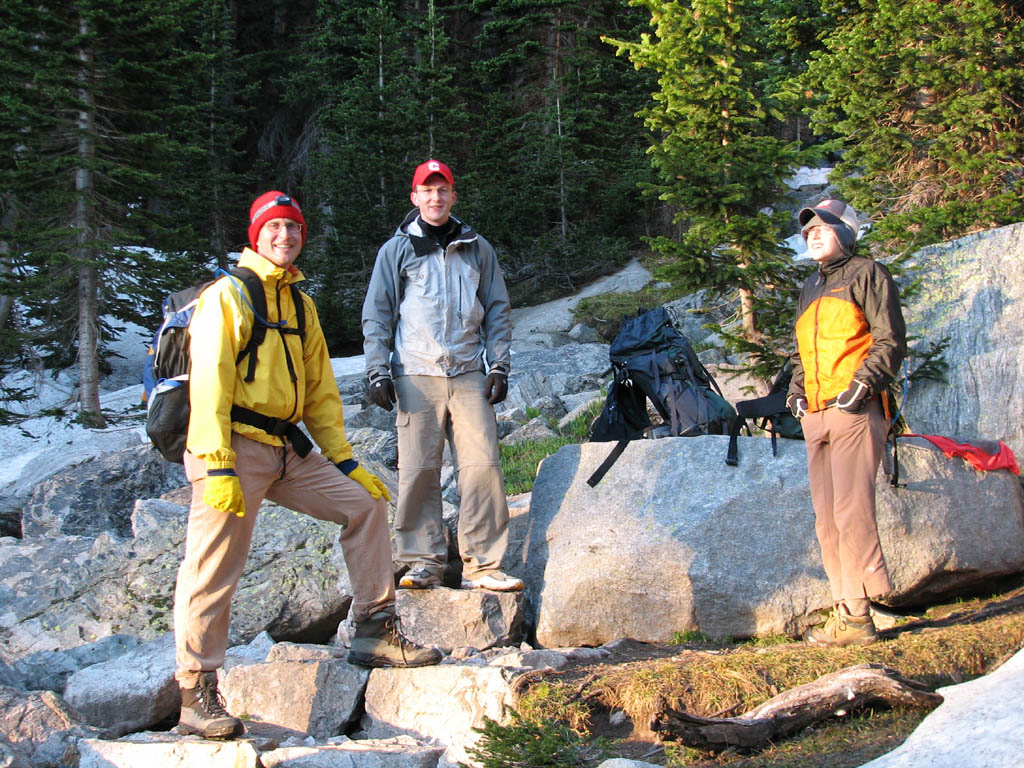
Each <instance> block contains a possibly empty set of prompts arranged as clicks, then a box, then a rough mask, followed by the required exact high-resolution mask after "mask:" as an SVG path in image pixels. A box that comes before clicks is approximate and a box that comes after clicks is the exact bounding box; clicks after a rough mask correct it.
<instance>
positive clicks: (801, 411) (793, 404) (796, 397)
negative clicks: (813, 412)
mask: <svg viewBox="0 0 1024 768" xmlns="http://www.w3.org/2000/svg"><path fill="white" fill-rule="evenodd" d="M786 407H787V408H789V412H790V413H792V414H793V415H794V416H795V417H796V418H798V419H802V418H803V417H804V416H806V415H807V398H806V397H804V396H803V395H801V394H799V393H797V392H793V393H792V394H791V395H790V396H789V397H787V398H786Z"/></svg>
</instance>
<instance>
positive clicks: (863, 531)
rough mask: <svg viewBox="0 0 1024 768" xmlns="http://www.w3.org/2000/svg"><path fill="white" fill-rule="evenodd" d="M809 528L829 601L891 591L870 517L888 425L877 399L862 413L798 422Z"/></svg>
mask: <svg viewBox="0 0 1024 768" xmlns="http://www.w3.org/2000/svg"><path fill="white" fill-rule="evenodd" d="M801 426H802V427H803V431H804V441H805V444H806V449H807V471H808V477H809V480H810V488H811V500H812V502H813V504H814V512H815V531H816V533H817V536H818V542H819V544H820V545H821V559H822V563H823V565H824V567H825V573H826V575H827V576H828V580H829V585H830V587H831V589H832V598H833V600H834V601H837V602H838V601H840V600H843V599H846V598H863V597H877V596H879V595H883V594H885V593H886V592H889V591H891V589H892V584H891V583H890V581H889V573H888V570H887V569H886V565H885V558H884V556H883V554H882V547H881V543H880V542H879V539H878V526H877V523H876V520H875V478H876V475H877V473H878V465H879V462H880V460H881V456H882V450H883V448H884V444H885V435H886V432H887V429H888V424H887V422H886V419H885V416H884V414H883V413H882V408H881V405H880V403H879V402H878V400H877V399H875V400H872V402H871V403H869V404H868V406H867V407H866V408H865V410H864V412H863V413H859V414H848V413H844V412H843V411H840V410H839V409H838V408H829V409H827V410H824V411H818V412H816V413H811V414H808V415H807V416H805V417H804V418H803V419H802V420H801Z"/></svg>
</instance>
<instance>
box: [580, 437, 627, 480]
mask: <svg viewBox="0 0 1024 768" xmlns="http://www.w3.org/2000/svg"><path fill="white" fill-rule="evenodd" d="M629 443H630V441H629V440H619V442H617V443H616V444H615V447H614V448H612V450H611V453H609V454H608V456H607V457H605V460H604V461H602V462H601V466H599V467H598V468H597V469H596V470H594V474H592V475H591V476H590V477H589V478H588V479H587V485H589V486H590V487H591V488H594V487H596V486H597V484H598V483H600V482H601V478H602V477H604V476H605V475H606V474H607V473H608V470H609V469H611V468H612V464H614V463H615V462H616V461H618V460H619V456H621V455H622V452H623V451H624V450H626V446H627V445H629Z"/></svg>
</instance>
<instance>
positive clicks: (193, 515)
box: [174, 434, 395, 687]
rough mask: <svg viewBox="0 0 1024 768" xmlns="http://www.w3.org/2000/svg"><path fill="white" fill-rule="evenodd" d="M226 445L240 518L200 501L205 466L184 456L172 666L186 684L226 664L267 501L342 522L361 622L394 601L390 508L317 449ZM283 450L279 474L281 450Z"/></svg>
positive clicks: (241, 440) (235, 440) (355, 613)
mask: <svg viewBox="0 0 1024 768" xmlns="http://www.w3.org/2000/svg"><path fill="white" fill-rule="evenodd" d="M231 447H232V449H234V451H235V453H236V455H237V458H236V462H235V465H236V470H235V471H236V472H237V473H238V477H239V481H240V483H241V485H242V493H243V494H244V496H245V507H246V515H245V517H243V518H238V517H235V516H234V515H229V514H226V513H224V512H221V511H219V510H216V509H214V508H212V507H210V506H209V505H207V504H205V503H204V502H203V490H204V488H205V480H206V466H205V464H204V462H202V461H200V460H199V459H196V458H195V457H194V456H192V455H191V454H189V453H186V454H185V474H186V475H187V477H188V479H189V480H190V482H191V483H192V505H191V509H190V511H189V519H188V527H187V530H186V535H185V557H184V559H183V560H182V562H181V566H180V567H179V569H178V579H177V585H176V588H175V596H174V633H175V645H176V662H177V671H176V673H175V677H176V678H177V679H178V681H179V682H181V683H182V684H183V685H185V686H186V687H188V686H192V685H194V684H195V683H196V682H197V681H198V677H199V673H200V672H203V671H208V670H212V669H217V668H218V667H220V666H221V665H222V664H223V663H224V653H225V651H226V648H227V640H228V628H229V623H230V606H231V598H232V596H233V595H234V593H235V589H236V587H237V585H238V580H239V578H240V577H241V575H242V572H243V569H244V567H245V562H246V559H247V558H248V554H249V548H250V545H251V541H252V533H253V530H254V528H255V525H256V520H257V518H258V516H259V505H260V503H261V502H262V500H263V499H264V498H266V499H270V500H271V501H273V502H275V503H278V504H281V505H282V506H285V507H288V508H289V509H293V510H295V511H296V512H302V513H303V514H307V515H310V516H311V517H315V518H317V519H318V520H326V521H329V522H334V523H338V524H339V525H341V526H343V528H342V531H341V534H340V540H341V545H342V551H343V552H344V555H345V565H346V567H347V569H348V572H349V578H350V580H351V583H352V592H353V602H352V607H351V610H350V613H351V616H352V618H353V619H354V620H355V621H361V620H362V619H365V618H366V617H368V616H369V615H370V614H372V613H374V611H376V610H377V609H379V608H380V607H383V606H385V605H389V604H391V603H393V602H394V600H395V591H394V577H393V574H392V566H391V545H390V541H389V537H388V528H387V506H386V503H385V501H384V500H383V499H376V500H375V499H373V498H372V497H371V496H370V494H369V493H367V492H366V490H365V489H364V488H363V487H362V486H361V485H360V484H359V483H357V482H356V481H354V480H352V479H350V478H348V477H346V476H345V475H344V474H343V473H342V472H341V471H340V470H339V469H338V468H337V467H336V466H335V465H334V464H332V463H331V462H329V461H328V460H327V459H326V458H324V456H323V455H322V454H320V453H319V452H315V451H314V452H313V453H310V454H309V455H308V456H306V457H305V458H300V457H299V456H298V455H297V454H296V453H295V451H294V450H293V449H292V448H291V447H286V448H284V449H282V448H280V447H276V446H271V445H266V444H264V443H259V442H257V441H255V440H251V439H249V438H246V437H242V436H241V435H238V434H234V435H232V439H231ZM282 450H284V452H285V454H284V474H283V477H282V460H281V452H282Z"/></svg>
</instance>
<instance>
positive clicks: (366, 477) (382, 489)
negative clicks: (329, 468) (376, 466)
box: [338, 459, 391, 501]
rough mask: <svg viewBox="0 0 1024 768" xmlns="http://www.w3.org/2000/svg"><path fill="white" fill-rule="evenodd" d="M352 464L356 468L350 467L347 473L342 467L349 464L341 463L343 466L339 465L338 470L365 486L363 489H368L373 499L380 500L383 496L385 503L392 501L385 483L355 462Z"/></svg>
mask: <svg viewBox="0 0 1024 768" xmlns="http://www.w3.org/2000/svg"><path fill="white" fill-rule="evenodd" d="M349 461H351V459H349ZM352 463H353V464H355V466H352V467H350V469H349V470H348V471H347V472H345V468H344V467H343V466H342V465H343V464H347V462H344V461H343V462H341V464H338V468H339V469H340V470H341V471H342V472H345V474H346V475H348V476H349V477H351V478H352V479H353V480H355V481H356V482H357V483H359V484H360V485H361V486H363V488H365V489H366V492H367V493H368V494H370V495H371V496H373V498H375V499H379V498H380V497H381V496H383V497H384V500H385V501H391V494H390V493H388V487H387V486H386V485H384V482H383V481H382V480H381V479H380V478H379V477H377V476H376V475H375V474H373V473H372V472H367V471H366V470H365V469H363V468H362V467H361V466H359V464H357V463H356V462H354V461H353V462H352Z"/></svg>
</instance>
